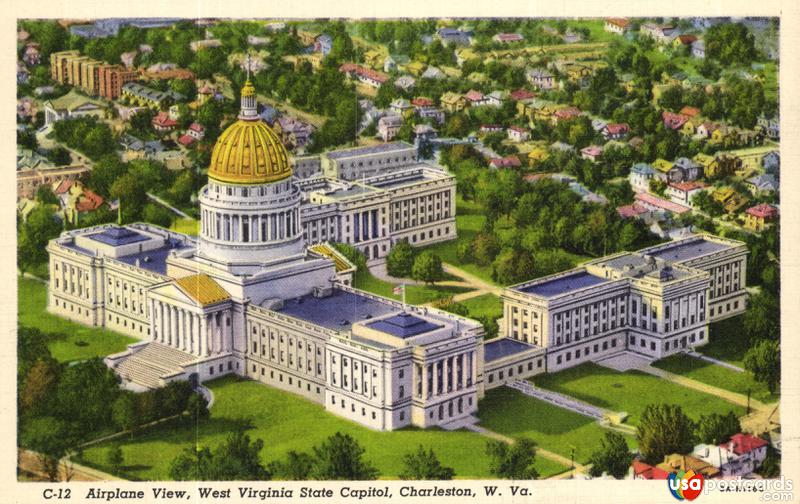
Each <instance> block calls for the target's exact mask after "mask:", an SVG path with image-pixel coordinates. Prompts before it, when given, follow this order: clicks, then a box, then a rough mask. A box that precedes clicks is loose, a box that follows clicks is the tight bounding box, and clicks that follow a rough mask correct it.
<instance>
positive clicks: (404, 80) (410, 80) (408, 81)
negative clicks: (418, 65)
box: [394, 75, 417, 91]
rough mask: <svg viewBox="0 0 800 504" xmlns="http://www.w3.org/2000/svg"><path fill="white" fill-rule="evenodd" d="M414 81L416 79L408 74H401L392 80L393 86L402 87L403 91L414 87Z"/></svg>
mask: <svg viewBox="0 0 800 504" xmlns="http://www.w3.org/2000/svg"><path fill="white" fill-rule="evenodd" d="M416 83H417V81H416V80H415V79H414V77H411V76H410V75H401V76H400V77H398V78H397V79H395V81H394V85H395V87H397V88H398V89H402V90H403V91H411V90H412V89H414V86H415V85H416Z"/></svg>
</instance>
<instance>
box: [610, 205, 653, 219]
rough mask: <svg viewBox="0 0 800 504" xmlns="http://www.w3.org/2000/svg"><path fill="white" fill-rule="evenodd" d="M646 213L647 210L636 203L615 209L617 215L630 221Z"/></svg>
mask: <svg viewBox="0 0 800 504" xmlns="http://www.w3.org/2000/svg"><path fill="white" fill-rule="evenodd" d="M647 212H649V210H648V209H646V208H645V207H643V206H641V205H638V204H636V203H633V204H630V205H624V206H621V207H617V213H618V214H619V216H620V217H622V218H623V219H630V218H633V217H638V216H640V215H642V214H646V213H647Z"/></svg>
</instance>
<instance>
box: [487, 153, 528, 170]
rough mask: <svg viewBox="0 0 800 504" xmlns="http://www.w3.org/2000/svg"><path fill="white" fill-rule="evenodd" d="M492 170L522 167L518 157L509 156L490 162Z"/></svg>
mask: <svg viewBox="0 0 800 504" xmlns="http://www.w3.org/2000/svg"><path fill="white" fill-rule="evenodd" d="M489 166H491V167H492V168H519V167H520V166H522V163H520V161H519V158H518V157H517V156H507V157H504V158H494V159H492V160H490V161H489Z"/></svg>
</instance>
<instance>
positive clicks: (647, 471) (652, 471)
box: [629, 459, 669, 480]
mask: <svg viewBox="0 0 800 504" xmlns="http://www.w3.org/2000/svg"><path fill="white" fill-rule="evenodd" d="M629 474H630V475H631V478H632V479H644V480H665V479H667V478H668V477H669V471H665V470H664V469H661V468H660V467H657V466H651V465H650V464H646V463H644V462H642V461H641V460H639V459H634V461H633V463H632V464H631V470H630V473H629Z"/></svg>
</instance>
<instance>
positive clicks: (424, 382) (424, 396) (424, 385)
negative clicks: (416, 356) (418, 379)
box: [422, 364, 430, 401]
mask: <svg viewBox="0 0 800 504" xmlns="http://www.w3.org/2000/svg"><path fill="white" fill-rule="evenodd" d="M428 368H430V366H429V365H428V364H422V400H423V401H424V400H426V399H427V398H428Z"/></svg>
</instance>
